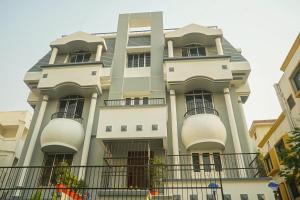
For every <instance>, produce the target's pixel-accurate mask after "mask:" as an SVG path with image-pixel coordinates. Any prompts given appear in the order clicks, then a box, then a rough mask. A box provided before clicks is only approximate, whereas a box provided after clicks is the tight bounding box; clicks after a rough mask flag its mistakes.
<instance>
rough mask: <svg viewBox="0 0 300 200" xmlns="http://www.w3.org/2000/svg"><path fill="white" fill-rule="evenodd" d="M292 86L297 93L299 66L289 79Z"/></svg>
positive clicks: (299, 81)
mask: <svg viewBox="0 0 300 200" xmlns="http://www.w3.org/2000/svg"><path fill="white" fill-rule="evenodd" d="M291 79H292V85H293V86H294V88H295V90H296V91H297V92H298V91H300V64H299V65H298V66H297V68H296V70H295V73H294V74H293V75H292V77H291Z"/></svg>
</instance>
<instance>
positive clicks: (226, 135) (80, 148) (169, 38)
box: [3, 12, 273, 200]
mask: <svg viewBox="0 0 300 200" xmlns="http://www.w3.org/2000/svg"><path fill="white" fill-rule="evenodd" d="M50 47H51V51H50V52H49V53H48V54H47V55H45V56H44V57H43V58H42V59H41V60H40V61H39V62H38V63H37V64H36V65H34V66H33V67H32V68H31V69H30V70H29V71H28V72H27V73H26V75H25V78H24V81H25V83H26V84H27V85H28V87H29V88H30V90H31V91H30V94H29V97H28V103H29V104H30V105H32V107H34V108H35V112H34V115H33V123H32V126H31V127H30V130H29V133H30V134H29V138H28V140H27V142H26V144H25V149H26V150H25V151H24V152H23V154H22V156H21V159H20V166H26V167H24V168H20V169H19V171H17V172H16V174H17V175H16V177H17V178H15V179H14V181H11V182H13V183H16V184H17V186H18V187H17V188H15V187H14V185H13V184H11V185H8V186H7V187H11V188H12V189H11V190H12V191H14V192H12V191H10V192H7V191H5V194H3V195H7V196H12V195H14V196H19V197H20V196H21V197H23V198H24V197H25V196H26V195H27V196H30V195H31V196H32V195H34V194H37V191H36V190H37V186H36V185H40V186H44V187H45V186H47V189H43V191H42V193H43V195H44V196H47V198H50V197H49V196H51V195H54V193H55V189H54V188H53V187H54V186H55V185H57V184H58V183H59V180H57V179H56V178H57V170H58V169H60V168H59V167H58V168H57V166H58V165H59V164H60V163H64V164H66V163H67V168H68V173H71V174H72V176H74V177H75V178H76V180H83V181H84V182H85V186H84V187H79V191H80V190H82V189H83V190H84V191H83V192H81V195H82V197H81V198H84V194H85V195H86V196H90V197H91V199H105V198H107V199H117V198H120V199H121V198H134V199H145V198H148V199H149V198H166V199H208V200H209V199H243V200H244V199H273V195H272V191H271V190H270V189H269V188H268V187H267V183H268V182H269V179H268V178H267V177H265V176H264V175H263V174H262V173H261V171H260V170H261V169H259V167H258V160H257V154H255V153H254V152H253V145H252V144H251V140H250V137H249V135H248V130H247V126H246V120H245V115H244V111H243V103H245V102H246V100H247V98H248V96H249V93H250V90H249V86H248V82H247V78H248V75H249V73H250V65H249V63H248V61H247V60H246V59H245V58H244V57H243V56H242V55H241V51H240V50H238V49H235V48H234V47H233V46H232V45H231V44H230V43H229V42H228V41H227V40H226V39H225V38H224V37H223V33H222V30H221V29H219V28H217V27H204V26H200V25H197V24H190V25H187V26H185V27H182V28H178V29H169V30H166V29H164V28H163V17H162V13H161V12H151V13H132V14H121V15H120V16H119V22H118V29H117V32H116V33H100V34H88V33H84V32H76V33H73V34H70V35H67V36H63V37H62V38H59V39H57V40H55V41H53V42H51V44H50ZM27 166H40V167H36V168H30V167H27ZM64 167H66V166H64ZM37 171H39V175H38V172H37ZM69 171H71V172H69ZM65 179H66V178H65ZM29 182H30V183H32V182H34V183H35V184H33V183H32V185H33V186H32V187H31V186H30V187H29V189H28V188H27V190H25V191H24V190H23V189H22V188H24V185H26V184H27V183H29ZM75 182H76V183H77V181H75ZM64 184H65V185H68V184H67V183H64ZM29 185H31V184H29ZM75 185H76V184H75ZM77 186H78V185H76V186H72V184H71V185H69V188H70V189H74V188H75V187H77ZM74 190H75V189H74ZM79 193H80V192H79ZM55 195H57V194H56V193H55ZM58 195H59V196H60V198H69V197H68V196H69V195H68V194H65V193H64V192H62V193H61V194H60V193H59V194H58Z"/></svg>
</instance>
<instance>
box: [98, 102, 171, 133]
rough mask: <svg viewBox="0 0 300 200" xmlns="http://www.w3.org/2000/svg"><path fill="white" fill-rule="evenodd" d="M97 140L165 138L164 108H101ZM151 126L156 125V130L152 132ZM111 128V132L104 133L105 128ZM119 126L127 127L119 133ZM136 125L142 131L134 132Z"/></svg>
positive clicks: (165, 113) (165, 118)
mask: <svg viewBox="0 0 300 200" xmlns="http://www.w3.org/2000/svg"><path fill="white" fill-rule="evenodd" d="M99 116H100V117H99V122H98V130H97V138H100V139H146V138H166V137H167V107H166V106H127V107H125V106H124V107H103V108H102V109H100V114H99ZM152 124H158V130H157V131H152ZM108 125H111V126H112V132H106V126H108ZM121 125H127V131H126V132H121ZM136 125H142V126H143V130H142V131H136Z"/></svg>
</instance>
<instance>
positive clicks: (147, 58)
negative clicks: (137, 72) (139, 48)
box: [146, 53, 151, 67]
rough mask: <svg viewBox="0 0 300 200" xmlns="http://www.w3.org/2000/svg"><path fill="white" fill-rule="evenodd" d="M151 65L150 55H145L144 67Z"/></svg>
mask: <svg viewBox="0 0 300 200" xmlns="http://www.w3.org/2000/svg"><path fill="white" fill-rule="evenodd" d="M150 65H151V56H150V53H146V67H149V66H150Z"/></svg>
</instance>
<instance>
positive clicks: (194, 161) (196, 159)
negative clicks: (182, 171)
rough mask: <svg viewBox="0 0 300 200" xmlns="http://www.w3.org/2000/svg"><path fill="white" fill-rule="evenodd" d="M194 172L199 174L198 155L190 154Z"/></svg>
mask: <svg viewBox="0 0 300 200" xmlns="http://www.w3.org/2000/svg"><path fill="white" fill-rule="evenodd" d="M192 159H193V168H194V172H200V160H199V154H198V153H192Z"/></svg>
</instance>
